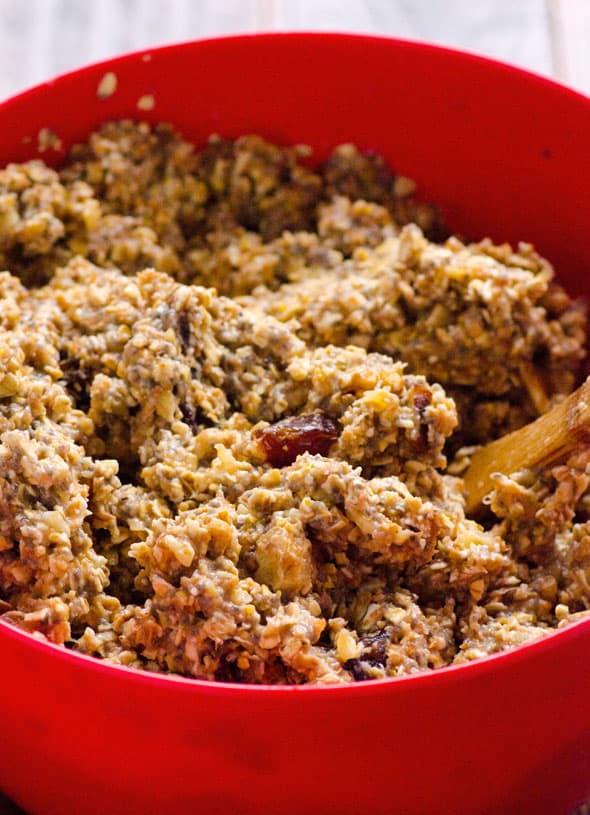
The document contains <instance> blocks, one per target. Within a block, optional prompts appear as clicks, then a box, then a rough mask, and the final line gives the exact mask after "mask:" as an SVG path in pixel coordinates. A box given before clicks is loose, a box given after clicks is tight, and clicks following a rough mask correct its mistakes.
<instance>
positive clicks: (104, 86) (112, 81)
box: [96, 71, 117, 99]
mask: <svg viewBox="0 0 590 815" xmlns="http://www.w3.org/2000/svg"><path fill="white" fill-rule="evenodd" d="M116 90H117V75H116V74H114V73H113V72H112V71H108V73H106V74H105V75H104V76H103V78H102V79H101V80H100V82H99V83H98V88H97V89H96V95H97V96H98V98H99V99H108V98H109V96H112V95H113V94H114V92H115V91H116Z"/></svg>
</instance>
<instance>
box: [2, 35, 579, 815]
mask: <svg viewBox="0 0 590 815" xmlns="http://www.w3.org/2000/svg"><path fill="white" fill-rule="evenodd" d="M108 70H112V71H114V72H115V73H116V75H117V78H118V87H117V90H116V92H115V93H114V94H113V95H112V96H111V97H110V98H108V99H107V100H105V101H100V100H99V99H98V98H97V94H96V90H97V86H98V83H99V81H100V79H101V77H102V76H103V75H104V74H105V72H106V71H108ZM144 94H153V96H154V99H155V103H156V104H155V107H154V109H153V110H152V111H150V112H149V113H146V112H142V113H141V118H147V119H149V120H151V121H170V122H173V123H174V124H175V125H176V126H177V127H178V128H179V129H180V130H181V131H182V132H183V133H184V135H185V136H187V137H189V138H191V139H193V140H195V141H196V142H199V143H200V142H203V141H204V140H205V138H206V137H207V136H208V135H209V133H211V132H220V133H222V134H224V135H229V136H236V135H239V134H242V133H244V132H258V133H261V134H263V135H265V136H267V137H269V138H271V139H275V140H277V141H279V142H295V141H303V142H307V143H309V144H311V145H312V146H313V147H314V148H315V151H316V153H315V155H316V157H317V158H318V159H321V158H322V157H324V156H325V155H326V153H327V151H328V150H329V148H330V147H332V146H333V145H335V144H337V143H339V142H342V141H352V142H356V143H357V144H359V145H360V146H362V147H364V148H368V149H369V148H370V149H375V150H378V151H380V152H382V153H383V154H384V155H385V156H386V158H387V159H388V160H389V161H390V162H391V163H392V165H393V167H394V168H395V169H396V170H397V171H398V172H400V173H403V174H406V175H409V176H411V177H413V178H416V179H417V180H418V183H419V186H420V188H421V190H422V193H423V195H424V197H426V198H430V199H432V200H436V201H438V202H440V203H441V204H442V205H443V210H444V212H445V215H446V218H447V222H448V223H449V224H450V225H451V226H452V227H453V228H454V229H456V230H460V231H461V232H462V233H464V234H467V235H471V236H473V237H480V236H483V235H486V234H489V235H491V236H492V237H493V238H495V239H496V240H504V239H509V240H513V241H514V240H518V239H525V240H529V241H533V242H535V243H536V244H537V245H538V247H539V248H540V249H541V250H542V251H543V252H544V253H545V254H547V256H548V257H549V258H550V259H551V260H552V261H553V262H554V263H555V265H556V267H557V269H558V273H559V275H560V277H561V278H562V280H563V281H564V282H565V283H566V285H567V286H568V288H569V289H570V290H571V291H574V292H576V293H582V294H587V295H590V282H589V281H588V279H587V273H586V268H587V258H588V250H587V242H588V239H587V234H588V228H587V222H588V218H589V215H590V212H589V206H590V204H589V202H590V171H589V165H588V144H589V143H590V100H588V99H586V98H585V97H582V96H579V95H577V94H575V93H573V92H572V91H569V90H567V89H565V88H563V87H560V86H559V85H556V84H554V83H551V82H548V81H546V80H543V79H540V78H538V77H535V76H532V75H530V74H527V73H525V72H522V71H518V70H516V69H514V68H510V67H507V66H504V65H500V64H498V63H494V62H491V61H487V60H483V59H480V58H477V57H473V56H470V55H466V54H460V53H457V52H452V51H448V50H445V49H439V48H434V47H431V46H427V45H421V44H412V43H405V42H399V41H394V40H388V39H379V38H371V37H354V36H348V35H326V34H296V35H259V36H255V37H239V38H228V39H220V40H209V41H203V42H197V43H188V44H186V45H181V46H175V47H169V48H164V49H160V50H155V51H152V52H151V55H150V58H149V59H146V56H145V55H142V54H133V55H130V56H127V57H123V58H121V59H119V60H114V61H110V62H109V63H104V64H101V65H97V66H92V67H90V68H87V69H85V70H83V71H79V72H76V73H73V74H70V75H68V76H65V77H62V78H61V79H58V80H55V81H53V82H49V83H47V84H45V85H42V86H40V87H38V88H35V89H33V90H32V91H29V92H27V93H25V94H23V95H21V96H19V97H16V98H15V99H12V100H9V101H8V102H6V103H4V104H3V105H1V106H0V163H5V162H7V161H9V160H17V161H18V160H22V159H25V158H30V157H31V156H33V155H36V153H35V146H36V143H37V134H38V131H39V130H40V129H41V128H43V127H49V128H51V129H53V130H54V131H55V132H56V133H57V135H58V136H59V137H60V138H61V140H62V144H63V149H62V150H61V151H57V152H55V151H48V152H45V153H44V154H43V157H44V158H45V159H46V160H48V159H50V160H52V161H59V160H60V158H61V157H62V156H63V150H65V149H67V148H68V147H69V146H70V145H71V144H72V143H73V142H75V141H78V140H81V139H83V138H84V137H85V136H86V135H87V134H88V133H89V131H90V130H91V129H92V128H94V127H95V126H96V125H98V124H99V123H100V122H101V121H102V120H104V119H106V118H115V117H120V116H130V117H138V116H139V111H138V110H137V107H136V104H137V100H138V98H139V97H141V96H143V95H144ZM0 653H1V658H2V671H1V672H0V722H1V728H2V738H1V741H0V787H1V788H3V789H4V790H5V792H6V793H7V794H9V795H10V796H12V797H14V799H15V800H17V801H18V802H19V803H20V804H21V805H22V806H23V807H25V808H26V809H27V810H28V811H30V812H31V813H37V815H65V814H66V813H77V812H84V813H87V814H88V815H94V813H101V814H102V813H109V815H118V814H119V813H121V815H122V814H123V813H152V812H154V813H155V812H157V813H179V812H190V811H193V810H194V811H205V812H207V813H209V814H210V815H215V813H219V814H220V815H221V814H222V813H223V815H226V813H227V815H229V814H230V813H231V814H232V815H250V813H252V814H253V813H256V814H257V815H259V813H261V812H265V813H274V812H280V813H281V815H290V813H293V815H294V813H304V812H308V813H314V815H316V814H317V815H328V813H338V815H353V814H354V815H357V814H359V815H361V814H362V815H364V813H371V815H393V813H396V815H426V814H427V813H428V815H429V814H430V813H435V812H436V813H437V814H438V815H446V813H449V815H451V813H462V815H475V814H476V813H477V814H478V815H496V813H497V814H498V815H512V813H514V815H516V813H527V815H535V814H538V815H560V813H563V814H564V815H565V813H567V812H569V811H570V810H571V809H572V808H573V807H574V806H575V805H576V804H577V803H579V802H581V801H582V800H584V799H585V798H587V797H589V796H590V771H589V766H590V620H586V621H582V622H579V623H577V624H576V625H574V626H572V627H570V628H568V629H566V630H563V631H561V632H558V633H556V634H552V635H550V636H549V637H548V638H546V639H545V640H543V641H539V642H535V643H532V644H529V645H527V646H524V647H522V648H520V649H518V650H516V651H512V652H510V653H507V654H502V655H499V656H497V657H492V658H490V659H487V660H483V661H481V662H478V663H473V664H471V665H467V666H460V667H455V668H450V669H444V670H442V671H439V672H436V673H433V674H428V675H421V676H417V677H409V678H402V679H397V680H389V681H382V682H376V683H359V684H357V685H354V686H351V687H332V688H330V687H304V688H284V687H283V688H259V687H258V688H257V687H238V686H231V685H230V686H222V685H214V684H207V683H203V682H195V681H190V680H183V679H177V678H174V677H162V676H152V675H148V674H140V673H136V672H133V671H131V670H127V669H123V668H115V667H112V666H109V665H105V664H104V663H101V662H98V661H95V660H91V659H89V658H86V657H83V656H81V655H78V654H73V653H71V652H69V651H66V650H63V649H59V648H56V647H54V646H51V645H47V644H44V643H40V642H38V641H36V640H34V639H32V638H30V637H29V636H27V635H25V634H23V633H22V632H19V631H17V630H16V629H13V628H10V627H9V626H7V625H6V624H4V623H1V622H0Z"/></svg>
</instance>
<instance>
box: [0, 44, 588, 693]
mask: <svg viewBox="0 0 590 815" xmlns="http://www.w3.org/2000/svg"><path fill="white" fill-rule="evenodd" d="M260 39H264V40H267V41H269V40H276V41H280V40H287V39H288V40H292V41H300V43H301V44H310V43H315V44H318V43H321V42H322V41H326V40H330V41H336V40H339V41H346V40H349V41H353V40H354V41H357V42H358V41H361V40H362V41H365V42H366V43H367V45H368V46H369V47H371V44H380V45H385V46H390V47H392V48H394V49H398V50H399V49H401V50H409V51H414V52H416V53H433V52H436V53H439V54H440V55H441V56H447V57H449V58H452V59H459V60H463V61H464V62H465V64H466V65H469V64H474V63H475V64H478V65H482V66H483V65H487V66H488V67H490V68H493V69H494V70H497V71H501V72H507V73H510V74H513V75H514V74H516V75H520V76H521V78H523V79H525V80H527V81H529V82H531V83H536V84H538V85H541V86H544V87H545V88H546V89H547V90H548V91H550V92H553V93H555V92H559V93H561V94H565V95H566V96H569V97H570V98H571V99H572V101H575V102H577V103H578V104H579V103H580V102H583V103H585V104H586V105H590V96H588V95H586V94H584V93H582V92H581V91H578V90H576V89H574V88H571V87H569V86H568V85H565V84H563V83H562V82H560V81H558V80H555V79H553V78H550V77H547V76H543V75H541V74H538V73H535V72H534V71H531V70H528V69H526V68H521V67H520V66H517V65H514V64H512V63H509V62H505V61H502V60H499V59H495V58H492V57H487V56H482V55H481V54H478V53H476V52H473V51H470V50H468V49H463V48H454V47H450V46H446V45H438V44H434V43H430V42H428V41H425V40H421V39H406V38H398V37H391V36H386V35H378V34H370V33H352V32H347V31H338V30H331V31H316V30H302V31H259V32H258V31H257V32H246V33H239V34H230V35H219V36H210V37H203V38H198V39H190V40H181V41H178V42H173V43H170V44H167V45H160V46H155V47H151V48H138V49H134V50H132V51H128V52H125V53H123V54H118V55H115V56H112V57H108V58H106V59H101V60H97V61H94V62H90V63H85V64H83V65H81V66H78V67H76V68H74V69H72V70H69V71H66V72H64V73H61V74H58V75H56V76H54V77H52V78H50V79H48V80H45V81H43V82H40V83H37V84H35V85H33V86H31V87H29V88H26V89H24V90H22V91H20V92H18V93H16V94H14V95H12V96H10V97H8V98H6V99H3V100H2V101H0V113H5V112H6V113H9V112H10V108H11V106H12V105H14V104H16V103H20V102H22V101H25V100H26V99H27V98H28V97H31V96H35V95H36V94H38V93H40V92H42V91H44V90H46V89H48V88H52V87H53V86H55V85H59V84H61V83H62V82H67V81H75V80H76V79H77V78H82V77H83V76H87V75H88V74H89V73H93V72H98V71H99V70H104V71H105V72H106V71H115V70H116V69H117V67H118V66H121V65H126V64H128V63H130V62H133V61H135V60H137V59H145V58H146V57H148V56H149V58H150V59H151V58H152V57H153V56H158V55H161V54H164V55H165V54H166V53H167V52H172V51H179V50H187V51H188V50H192V49H194V48H200V47H213V48H214V47H215V46H216V45H218V44H221V45H222V46H225V45H228V46H230V47H231V44H232V43H241V42H245V41H249V42H254V41H256V40H260ZM129 115H130V117H131V118H138V117H137V111H134V113H131V112H130V114H129ZM172 124H173V125H174V123H173V122H172ZM587 635H590V613H589V614H588V615H587V616H585V617H582V618H579V619H576V620H574V621H572V622H571V623H569V624H567V625H565V626H564V627H563V628H557V629H553V630H550V631H549V633H547V634H546V635H544V636H541V637H537V638H535V639H531V640H528V641H527V642H524V643H522V644H521V645H518V646H515V647H513V648H511V649H509V650H506V651H501V652H499V653H494V654H489V655H487V656H485V657H481V658H479V659H476V660H473V661H470V662H464V663H460V664H454V665H447V666H444V667H442V668H436V669H430V670H426V671H423V672H420V673H415V674H405V675H401V676H396V677H386V678H383V679H373V680H367V681H363V682H352V683H346V684H311V683H307V684H302V685H266V684H260V685H254V684H245V683H244V684H240V683H237V682H219V681H214V680H204V679H196V678H193V677H187V676H181V675H179V674H173V673H155V672H150V671H147V670H142V669H137V668H133V667H129V666H126V665H118V664H114V663H109V662H106V661H105V660H104V659H101V658H97V657H94V656H90V655H87V654H84V653H81V652H78V651H73V650H70V649H67V648H65V647H63V646H61V645H56V644H54V643H51V642H49V641H47V640H41V639H38V638H36V637H35V636H34V635H33V634H32V633H30V632H28V631H25V630H23V629H20V628H18V627H17V626H16V625H15V624H13V623H9V622H7V621H6V620H3V619H2V618H0V640H1V639H2V637H7V638H8V639H9V640H11V641H12V642H13V643H14V644H15V645H16V646H17V647H20V646H22V647H24V648H30V649H31V650H32V651H33V652H35V653H36V654H37V655H38V656H39V657H44V656H45V655H46V656H48V657H50V656H51V655H53V658H57V659H59V660H61V661H62V662H64V663H65V665H67V664H68V663H69V664H70V665H71V666H72V667H74V666H76V665H78V666H79V667H80V668H85V669H86V670H88V671H90V672H93V673H95V674H99V675H100V674H102V675H104V676H105V677H111V678H112V679H117V678H118V680H119V681H129V682H133V683H139V684H142V685H144V686H146V687H160V688H164V687H166V686H168V687H170V688H173V687H174V688H176V689H178V690H179V691H185V692H189V693H197V692H199V693H201V694H205V695H210V696H221V697H226V696H228V695H229V696H231V697H233V696H234V695H235V694H236V692H239V693H240V694H242V695H244V694H247V695H249V696H259V695H260V694H268V693H272V694H273V696H274V697H277V698H278V697H282V698H292V695H293V694H306V695H308V696H309V695H312V696H316V695H318V696H321V697H324V698H325V697H326V694H330V696H331V698H335V697H336V694H340V695H342V694H344V697H345V698H348V697H351V696H355V697H356V696H361V697H362V696H365V695H366V694H370V695H374V694H375V693H388V694H389V693H397V692H405V691H408V690H410V689H412V690H413V689H416V688H422V689H423V690H425V689H428V688H429V687H430V685H431V684H432V683H433V682H434V683H436V684H437V686H438V685H441V684H442V683H446V682H451V681H457V680H460V681H470V680H473V679H475V678H477V677H479V676H481V675H482V674H489V673H490V672H492V673H495V672H497V671H498V670H499V669H507V668H510V667H516V666H518V665H519V664H520V663H521V662H522V661H523V660H525V661H526V660H528V659H529V658H530V659H534V657H535V656H537V655H538V652H539V651H543V652H544V651H545V650H548V651H549V650H552V649H553V650H555V648H556V647H558V646H559V645H560V644H562V643H564V642H567V641H568V640H576V639H582V638H584V637H585V636H587Z"/></svg>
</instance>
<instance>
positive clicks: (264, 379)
mask: <svg viewBox="0 0 590 815" xmlns="http://www.w3.org/2000/svg"><path fill="white" fill-rule="evenodd" d="M308 153H309V151H308V150H307V149H306V148H302V147H291V148H281V147H277V146H275V145H272V144H269V143H267V142H266V141H264V140H263V139H262V138H260V137H259V136H245V137H242V138H240V139H238V140H236V141H229V140H225V139H220V138H217V137H214V138H212V139H211V140H210V142H209V144H208V145H207V146H206V147H205V148H204V149H203V150H201V151H196V150H195V149H194V148H193V147H192V146H191V145H190V144H188V143H187V142H185V141H183V140H182V139H181V138H180V137H179V136H178V135H176V134H175V133H174V132H173V131H172V130H171V129H170V128H168V127H164V126H160V127H157V128H155V129H151V128H149V127H148V126H147V125H145V124H135V123H132V122H127V121H124V122H115V123H108V124H106V125H104V126H103V127H102V128H101V129H100V130H99V131H98V132H96V133H94V134H92V136H91V137H90V139H89V141H88V143H87V144H85V145H82V146H80V147H77V148H74V150H73V151H72V153H71V155H70V158H69V159H68V162H67V164H66V165H65V166H64V167H63V168H62V169H61V170H59V171H56V170H53V169H50V168H49V167H46V166H45V165H44V164H42V163H40V162H38V161H31V162H28V163H26V164H22V165H9V166H8V167H7V168H6V169H5V170H2V171H0V261H1V264H2V266H3V267H4V268H5V269H7V271H4V272H2V273H0V614H1V615H2V618H3V619H4V620H5V621H7V622H10V623H12V624H15V625H18V626H20V627H22V628H24V629H26V630H28V631H30V632H32V633H33V635H34V636H36V637H39V638H46V639H48V640H50V641H52V642H55V643H59V644H64V645H66V646H67V647H69V648H73V649H75V650H78V651H82V652H84V653H87V654H91V655H94V656H96V657H99V658H102V659H104V660H107V661H110V662H113V663H117V664H124V665H129V666H132V667H135V668H142V669H147V670H151V671H161V672H174V673H179V674H183V675H186V676H192V677H196V678H202V679H210V680H220V681H235V682H251V683H304V682H321V683H346V682H353V681H360V680H365V679H372V678H380V677H386V676H396V675H400V674H408V673H415V672H419V671H425V670H430V669H433V668H438V667H442V666H445V665H449V664H452V663H454V662H462V661H466V660H472V659H476V658H479V657H481V656H485V655H486V654H490V653H493V652H496V651H500V650H504V649H506V648H510V647H512V646H515V645H518V644H520V643H522V642H524V641H526V640H528V639H531V638H535V637H539V636H542V635H544V634H546V633H548V632H549V631H551V630H552V629H554V628H555V627H557V626H558V625H562V624H565V623H567V622H568V621H569V620H571V619H573V618H575V617H576V615H578V614H579V613H585V612H586V611H587V610H588V609H589V608H590V590H589V588H588V587H589V584H590V531H589V530H590V520H589V519H590V512H589V509H590V460H589V458H588V452H587V451H584V450H582V451H580V452H579V453H577V454H576V455H575V456H573V457H571V459H570V460H569V461H567V462H564V463H562V464H561V465H559V466H557V467H555V466H553V467H552V468H545V469H544V470H540V471H538V470H534V471H533V470H531V471H522V472H520V473H516V474H514V475H512V476H503V477H501V478H499V479H498V480H497V482H496V487H495V489H494V491H493V493H492V494H491V496H490V498H489V506H488V508H487V510H486V512H487V515H486V517H485V518H483V519H480V520H481V521H482V522H481V523H479V522H477V521H476V520H474V519H471V518H467V517H466V515H465V510H464V501H463V495H462V481H461V478H460V472H461V467H462V462H464V461H465V460H466V457H468V455H469V450H468V449H466V448H465V447H464V446H463V445H465V444H476V443H482V442H486V441H489V440H491V439H493V438H495V437H497V436H499V435H502V434H503V433H505V432H507V431H508V430H511V429H514V428H515V427H518V426H520V425H522V424H523V423H525V422H527V421H529V420H530V419H531V418H534V417H535V416H537V415H539V413H542V412H544V411H546V410H547V409H548V408H549V407H550V406H551V405H552V404H553V403H554V402H555V401H557V400H559V399H560V398H563V396H564V395H565V394H567V393H569V392H570V391H571V390H572V389H573V387H574V385H575V381H576V376H577V373H578V368H579V364H580V361H581V360H582V358H583V355H584V350H583V349H584V344H585V318H584V313H583V311H582V309H581V307H580V306H579V305H578V304H577V303H575V302H573V301H571V300H570V299H569V298H568V296H567V295H566V294H565V292H564V291H563V290H562V289H561V288H559V286H558V285H557V284H556V283H555V282H554V280H553V272H552V269H551V267H550V265H549V264H548V263H547V261H545V260H543V259H542V258H540V257H539V256H538V255H537V254H536V253H535V252H534V250H533V248H532V247H530V246H527V245H521V246H520V247H519V248H518V250H517V251H516V252H514V251H513V250H512V249H510V247H508V246H494V245H492V244H491V243H490V242H489V241H483V242H481V243H479V244H465V243H462V242H461V241H459V239H458V238H453V237H452V238H447V239H444V238H445V235H444V231H443V227H442V225H441V222H440V219H439V217H438V214H437V211H436V209H435V208H434V207H432V206H430V205H425V204H422V203H419V202H418V201H417V199H416V198H415V197H414V185H413V184H412V182H410V181H409V179H405V178H402V177H396V176H394V175H393V174H392V173H391V171H390V170H389V168H388V167H387V165H386V164H385V162H384V161H383V160H382V159H381V158H379V157H377V156H374V155H364V154H363V153H361V152H360V151H359V150H358V149H356V148H355V147H353V146H351V145H344V146H341V147H338V148H336V150H335V151H334V153H333V154H332V156H331V158H330V159H329V160H328V161H327V162H326V163H325V164H324V165H323V166H322V167H320V168H319V169H315V170H312V169H310V168H309V166H308V162H307V160H306V159H307V157H308ZM462 446H463V447H462ZM461 447H462V449H461V450H460V452H459V453H458V455H457V457H456V458H455V452H456V451H457V450H458V449H459V448H461ZM448 460H449V461H450V464H449V466H447V462H448Z"/></svg>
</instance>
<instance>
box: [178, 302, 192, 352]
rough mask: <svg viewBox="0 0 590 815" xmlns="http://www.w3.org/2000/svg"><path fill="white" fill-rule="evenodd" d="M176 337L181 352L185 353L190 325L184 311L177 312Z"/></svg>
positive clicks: (189, 339) (189, 335)
mask: <svg viewBox="0 0 590 815" xmlns="http://www.w3.org/2000/svg"><path fill="white" fill-rule="evenodd" d="M178 336H179V337H180V342H181V343H182V350H183V351H185V352H186V351H187V349H188V347H189V345H190V341H191V325H190V321H189V316H188V314H187V313H186V311H179V312H178Z"/></svg>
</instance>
